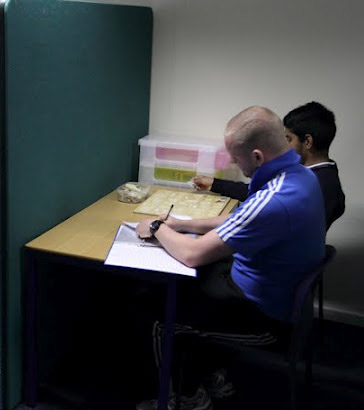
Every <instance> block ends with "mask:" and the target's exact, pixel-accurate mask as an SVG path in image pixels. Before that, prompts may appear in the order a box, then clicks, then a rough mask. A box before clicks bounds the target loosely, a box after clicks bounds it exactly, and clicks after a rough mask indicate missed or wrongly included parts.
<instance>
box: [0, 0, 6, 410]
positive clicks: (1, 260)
mask: <svg viewBox="0 0 364 410" xmlns="http://www.w3.org/2000/svg"><path fill="white" fill-rule="evenodd" d="M4 34H5V30H4V3H0V332H1V335H0V408H3V407H2V403H3V397H2V392H3V390H4V389H3V381H4V380H3V373H4V371H3V369H4V363H5V360H4V359H5V355H4V354H3V353H4V350H3V345H4V340H5V331H4V322H5V321H4V314H5V296H6V293H5V287H4V283H5V281H4V277H5V271H6V258H5V253H6V248H5V242H6V240H5V236H6V214H5V192H6V186H5V181H4V175H5V75H4V71H5V69H4V66H5V53H4V48H5V47H4Z"/></svg>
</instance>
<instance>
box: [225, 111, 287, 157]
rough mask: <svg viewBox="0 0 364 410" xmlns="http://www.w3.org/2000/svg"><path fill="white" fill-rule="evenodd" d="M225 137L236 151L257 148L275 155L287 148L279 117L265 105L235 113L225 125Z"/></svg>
mask: <svg viewBox="0 0 364 410" xmlns="http://www.w3.org/2000/svg"><path fill="white" fill-rule="evenodd" d="M225 138H226V139H227V140H228V141H229V144H230V145H231V147H234V151H236V152H238V151H239V150H240V149H243V150H249V151H252V150H254V149H259V150H261V151H262V152H264V153H267V154H269V155H273V156H277V155H281V154H282V153H283V152H285V151H286V150H287V142H286V138H285V131H284V126H283V123H282V121H281V119H280V118H279V117H278V116H277V115H276V114H275V113H274V112H273V111H271V110H269V109H268V108H265V107H259V106H252V107H249V108H247V109H245V110H243V111H241V112H240V113H239V114H237V115H235V117H233V118H232V119H231V120H230V121H229V122H228V124H227V126H226V129H225Z"/></svg>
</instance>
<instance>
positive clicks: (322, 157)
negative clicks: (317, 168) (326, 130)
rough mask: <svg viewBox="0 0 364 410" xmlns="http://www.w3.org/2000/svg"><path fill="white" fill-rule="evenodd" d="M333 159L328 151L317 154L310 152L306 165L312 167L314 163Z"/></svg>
mask: <svg viewBox="0 0 364 410" xmlns="http://www.w3.org/2000/svg"><path fill="white" fill-rule="evenodd" d="M330 161H331V159H330V158H329V155H328V153H327V152H324V153H317V154H310V155H308V156H307V158H306V160H305V162H304V164H303V165H304V166H306V167H310V166H312V165H316V164H320V163H321V162H330Z"/></svg>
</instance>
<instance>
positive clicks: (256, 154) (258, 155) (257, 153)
mask: <svg viewBox="0 0 364 410" xmlns="http://www.w3.org/2000/svg"><path fill="white" fill-rule="evenodd" d="M253 158H254V159H255V162H256V163H257V165H258V167H260V166H262V165H263V163H264V154H263V152H262V151H261V150H260V149H255V150H254V151H253Z"/></svg>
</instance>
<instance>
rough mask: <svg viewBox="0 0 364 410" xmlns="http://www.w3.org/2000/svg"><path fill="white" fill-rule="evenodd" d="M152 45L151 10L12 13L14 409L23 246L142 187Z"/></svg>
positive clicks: (70, 8) (8, 10) (10, 379)
mask: <svg viewBox="0 0 364 410" xmlns="http://www.w3.org/2000/svg"><path fill="white" fill-rule="evenodd" d="M151 42H152V12H151V9H149V8H144V7H130V6H120V5H107V4H95V3H78V2H68V1H61V0H9V1H7V3H6V5H5V45H6V58H5V78H6V82H5V85H6V99H5V102H6V124H7V131H6V141H7V151H6V156H7V158H6V198H5V199H6V203H5V206H6V212H7V221H6V225H7V231H6V241H7V247H8V253H7V268H6V293H7V306H6V346H5V347H6V357H7V360H6V364H7V366H6V369H5V372H6V375H5V376H6V397H5V400H6V407H7V408H11V407H13V406H14V405H15V404H17V403H18V402H19V401H20V399H21V389H22V341H23V338H22V319H23V318H22V316H23V312H22V305H21V296H22V278H21V249H22V246H23V245H24V244H25V243H26V242H27V241H29V240H31V239H32V238H34V237H36V236H38V235H39V234H41V233H42V232H44V231H46V230H47V229H49V228H51V227H52V226H54V225H55V224H57V223H59V222H61V221H62V220H64V219H66V218H67V217H69V216H71V215H73V214H74V213H75V212H77V211H79V210H80V209H82V208H84V207H85V206H87V205H88V204H90V203H92V202H93V201H95V200H97V199H98V198H100V197H101V196H103V195H105V194H106V193H108V192H110V191H111V190H113V189H114V188H116V187H117V186H118V184H120V183H122V182H123V181H125V180H132V179H135V178H136V176H137V166H138V152H139V150H138V144H137V140H138V138H140V137H141V136H144V135H146V134H147V133H148V121H149V100H150V69H151Z"/></svg>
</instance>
